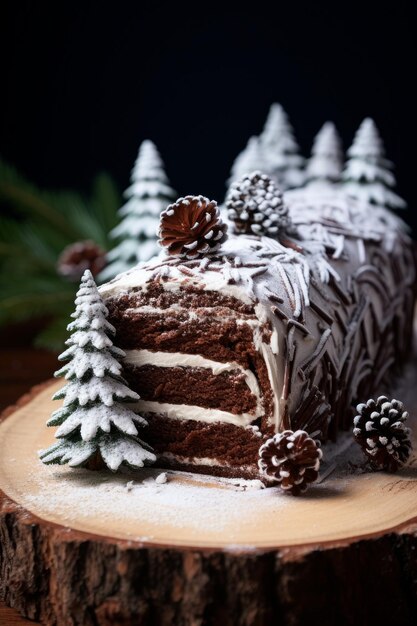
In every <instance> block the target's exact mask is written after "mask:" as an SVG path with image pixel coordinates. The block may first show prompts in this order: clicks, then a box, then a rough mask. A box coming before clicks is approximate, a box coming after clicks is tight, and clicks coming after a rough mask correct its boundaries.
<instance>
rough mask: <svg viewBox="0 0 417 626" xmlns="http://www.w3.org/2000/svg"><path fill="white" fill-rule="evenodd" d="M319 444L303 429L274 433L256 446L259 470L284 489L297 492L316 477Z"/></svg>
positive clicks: (294, 493) (320, 452) (293, 492)
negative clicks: (260, 444)
mask: <svg viewBox="0 0 417 626" xmlns="http://www.w3.org/2000/svg"><path fill="white" fill-rule="evenodd" d="M319 446H320V443H319V442H318V441H315V440H314V439H312V438H311V437H310V436H309V434H308V433H306V431H305V430H296V431H295V432H294V431H292V430H284V431H283V432H282V433H277V434H276V435H274V436H273V437H271V438H270V439H268V440H267V441H265V443H264V444H263V445H262V446H261V447H260V449H259V457H260V458H259V461H258V466H259V469H260V472H261V474H262V475H263V476H265V477H266V478H268V479H269V480H272V481H273V482H276V483H278V484H279V486H280V487H281V489H284V491H287V492H289V493H292V494H293V495H295V496H296V495H299V494H300V493H302V492H303V491H305V490H306V489H307V486H308V484H309V483H313V482H315V481H316V480H317V478H318V472H319V467H320V461H321V458H322V456H323V454H322V451H321V449H320V447H319Z"/></svg>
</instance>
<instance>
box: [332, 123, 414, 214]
mask: <svg viewBox="0 0 417 626" xmlns="http://www.w3.org/2000/svg"><path fill="white" fill-rule="evenodd" d="M347 154H348V157H349V158H348V161H347V163H346V167H345V170H344V172H343V181H344V189H345V191H347V193H348V194H349V195H351V196H353V197H355V198H357V199H358V200H360V201H363V202H368V203H370V204H375V205H378V206H383V207H387V208H390V209H403V208H405V207H406V203H405V202H404V200H403V199H402V198H400V196H397V194H396V193H394V192H393V191H392V188H393V187H395V183H396V181H395V176H394V174H393V173H392V169H393V164H392V163H391V161H388V160H387V159H385V150H384V145H383V142H382V139H381V137H380V135H379V132H378V129H377V127H376V125H375V122H374V121H373V120H372V119H371V118H370V117H367V118H366V119H364V120H363V122H362V124H361V125H360V126H359V128H358V130H357V132H356V135H355V138H354V140H353V143H352V145H351V147H350V148H349V150H348V152H347Z"/></svg>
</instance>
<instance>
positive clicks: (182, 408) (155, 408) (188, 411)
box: [134, 400, 261, 427]
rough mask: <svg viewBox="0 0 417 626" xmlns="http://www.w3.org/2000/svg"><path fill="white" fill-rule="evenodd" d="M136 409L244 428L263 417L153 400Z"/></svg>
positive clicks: (143, 402) (141, 402)
mask: <svg viewBox="0 0 417 626" xmlns="http://www.w3.org/2000/svg"><path fill="white" fill-rule="evenodd" d="M134 407H135V409H137V410H138V412H139V413H158V414H160V415H165V416H166V417H169V418H170V419H179V420H194V421H196V422H206V423H207V424H213V423H215V422H223V423H225V424H233V425H234V426H244V427H245V426H248V425H249V424H250V423H251V422H253V421H255V420H256V419H257V418H258V417H260V415H261V413H255V414H253V413H240V414H239V415H235V414H234V413H229V411H221V410H220V409H204V408H202V407H201V406H193V405H191V404H171V403H170V402H153V401H151V400H139V402H136V403H135V405H134Z"/></svg>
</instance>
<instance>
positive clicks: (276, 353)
mask: <svg viewBox="0 0 417 626" xmlns="http://www.w3.org/2000/svg"><path fill="white" fill-rule="evenodd" d="M227 207H228V210H229V220H230V226H229V231H230V230H232V231H233V232H229V233H226V230H227V228H226V226H225V224H223V222H222V220H221V217H220V213H219V209H218V207H217V206H216V203H215V202H213V201H209V200H208V199H207V198H205V197H203V196H195V197H193V196H187V197H186V198H180V199H179V200H178V201H177V202H176V203H174V204H172V205H170V206H169V207H168V208H167V209H166V211H165V212H164V213H163V214H162V218H161V230H160V237H161V244H162V247H164V248H165V250H166V255H165V256H162V255H160V256H159V257H157V258H155V259H154V260H152V261H150V262H148V263H147V264H141V265H139V266H137V267H136V268H134V269H132V270H131V271H129V272H126V273H124V274H121V275H119V276H118V277H116V279H114V280H113V281H111V282H109V283H107V284H105V285H103V286H102V287H101V289H100V293H101V295H102V296H103V298H104V301H105V304H106V306H107V307H108V309H109V318H108V321H109V322H110V323H111V324H112V325H113V326H114V327H115V328H116V335H117V341H118V345H119V346H120V348H122V349H123V350H124V351H125V352H126V358H125V359H124V375H125V377H126V379H127V380H128V383H129V385H130V387H131V388H132V389H133V390H134V391H136V392H137V393H138V394H139V396H140V400H139V401H138V403H137V405H135V407H136V408H137V411H138V412H139V413H140V415H142V416H144V417H145V419H146V420H147V422H148V426H147V427H146V428H145V429H144V433H146V434H144V438H145V439H146V441H147V443H149V444H150V445H151V446H152V448H153V449H154V452H155V454H156V456H157V459H158V463H157V464H158V465H159V466H161V467H172V468H177V469H183V470H191V471H194V472H203V473H208V474H215V475H220V476H228V477H244V478H259V468H258V460H259V449H260V447H261V446H262V445H263V444H264V443H265V441H267V440H268V439H269V438H271V437H272V436H273V435H274V434H275V433H279V432H282V431H285V430H286V429H291V430H292V431H299V430H303V431H306V432H307V433H308V434H309V435H311V436H314V437H315V438H317V439H319V440H321V441H322V442H326V441H327V440H329V439H330V440H335V439H336V438H337V435H338V433H339V431H341V430H346V429H348V428H351V427H352V419H353V415H354V413H353V411H354V408H353V407H354V405H355V403H356V402H358V401H360V400H361V399H363V398H368V397H370V396H372V395H374V394H375V393H376V392H378V391H379V390H380V389H384V388H386V387H387V384H388V383H387V381H388V380H389V378H390V376H391V375H392V373H393V372H394V371H395V370H396V368H398V366H399V365H400V364H401V363H402V362H403V361H404V360H405V358H406V356H407V354H408V351H409V348H410V345H411V332H412V318H413V305H414V284H415V263H414V259H413V248H412V243H411V240H410V239H409V237H408V235H407V234H406V231H405V227H404V224H403V222H402V221H401V220H400V219H399V218H398V217H397V216H396V215H394V214H393V213H391V212H389V211H388V210H387V209H384V208H381V207H377V206H370V205H365V204H364V203H360V202H358V201H356V200H354V199H351V198H349V197H348V196H347V195H346V194H345V193H342V192H337V191H333V192H332V193H327V194H325V193H323V194H322V195H320V194H316V197H314V198H313V197H311V198H309V197H308V195H306V194H303V193H298V194H297V193H294V194H293V195H291V193H289V194H288V195H287V197H286V199H285V203H284V201H283V198H282V194H281V193H280V192H279V190H278V189H277V188H276V187H275V185H274V184H273V183H272V182H271V181H270V179H268V177H266V176H264V175H261V174H259V173H254V174H252V175H251V176H246V177H245V178H244V179H243V180H242V181H240V182H239V183H237V184H235V185H232V189H231V191H230V193H229V197H228V201H227Z"/></svg>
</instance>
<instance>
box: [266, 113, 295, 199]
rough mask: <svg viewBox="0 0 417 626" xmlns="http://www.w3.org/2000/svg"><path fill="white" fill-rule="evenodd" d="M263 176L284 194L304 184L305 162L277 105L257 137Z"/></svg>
mask: <svg viewBox="0 0 417 626" xmlns="http://www.w3.org/2000/svg"><path fill="white" fill-rule="evenodd" d="M260 142H261V147H262V151H263V155H264V158H265V161H266V164H267V167H266V170H265V171H266V173H267V174H268V175H269V176H270V177H271V178H273V179H274V180H275V182H276V183H277V184H278V186H279V188H280V189H282V190H283V191H285V190H286V189H293V188H295V187H300V186H301V185H302V184H303V183H304V171H303V166H304V158H303V157H302V156H301V155H300V154H299V147H298V145H297V142H296V140H295V138H294V131H293V129H292V126H291V124H290V122H289V121H288V117H287V114H286V113H285V111H284V109H283V108H282V106H281V105H280V104H277V103H275V104H273V105H272V106H271V108H270V111H269V114H268V118H267V120H266V123H265V127H264V130H263V131H262V134H261V135H260Z"/></svg>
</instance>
